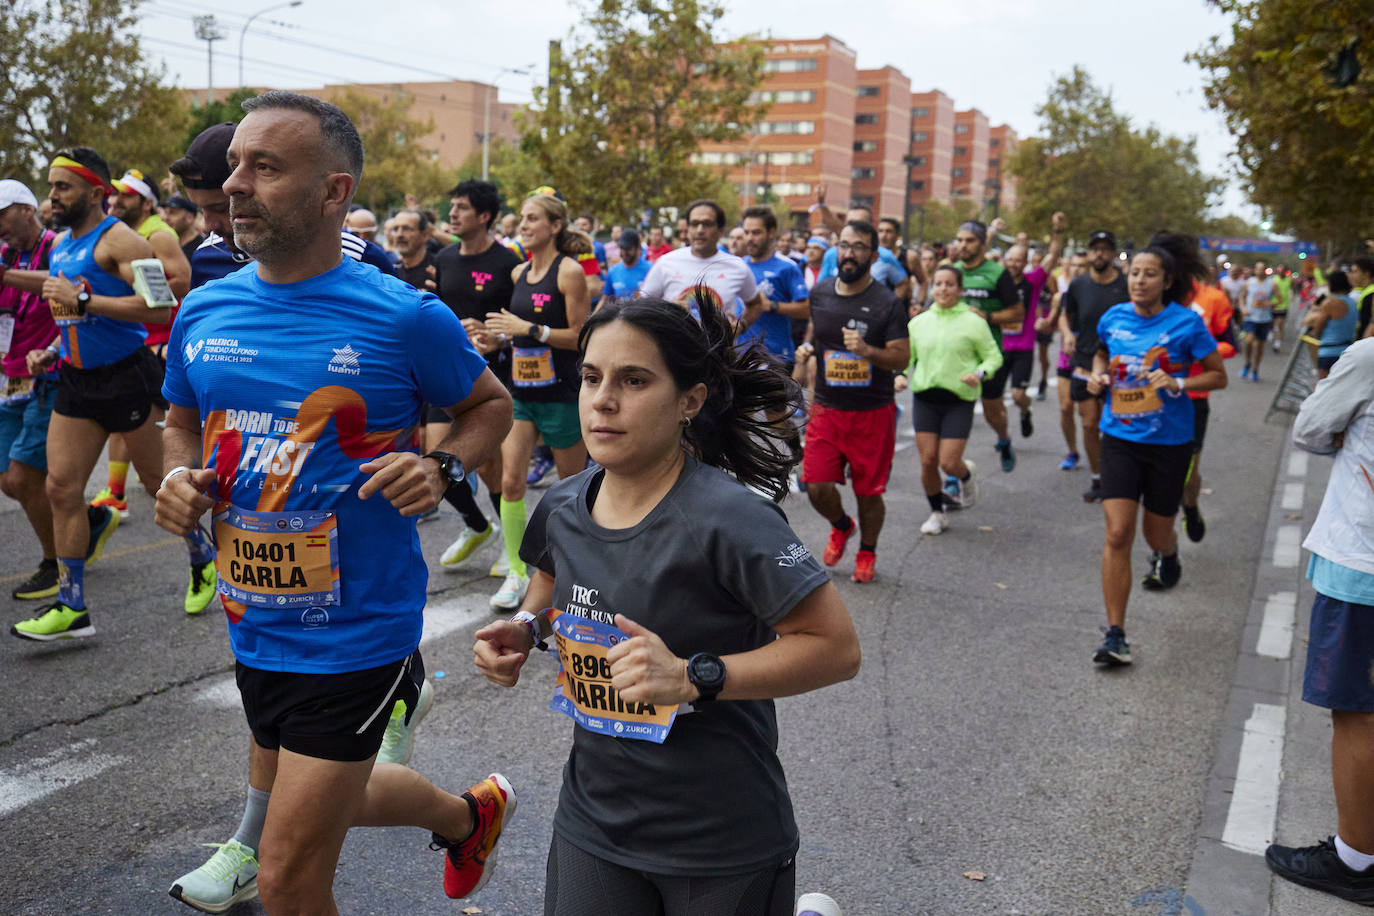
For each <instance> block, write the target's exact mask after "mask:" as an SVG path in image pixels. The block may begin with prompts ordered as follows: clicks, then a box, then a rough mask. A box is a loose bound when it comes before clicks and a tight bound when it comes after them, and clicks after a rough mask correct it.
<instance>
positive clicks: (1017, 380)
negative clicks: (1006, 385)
mask: <svg viewBox="0 0 1374 916" xmlns="http://www.w3.org/2000/svg"><path fill="white" fill-rule="evenodd" d="M1002 365H1003V366H1006V367H1008V368H1009V369H1010V374H1011V387H1012V388H1021V389H1025V388H1029V387H1030V382H1031V376H1032V375H1034V374H1035V351H1034V350H1008V351H1007V352H1006V353H1004V354H1002Z"/></svg>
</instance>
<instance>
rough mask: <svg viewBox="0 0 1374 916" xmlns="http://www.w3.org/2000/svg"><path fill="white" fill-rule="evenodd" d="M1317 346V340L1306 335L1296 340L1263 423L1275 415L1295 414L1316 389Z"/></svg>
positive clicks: (1269, 420)
mask: <svg viewBox="0 0 1374 916" xmlns="http://www.w3.org/2000/svg"><path fill="white" fill-rule="evenodd" d="M1317 344H1318V341H1317V338H1315V337H1310V336H1308V335H1307V334H1303V335H1302V336H1301V337H1300V338H1298V343H1297V345H1296V346H1294V347H1293V352H1292V354H1291V355H1290V356H1289V357H1288V365H1287V367H1285V368H1284V370H1283V379H1282V380H1281V381H1280V382H1279V387H1278V388H1277V389H1276V390H1275V391H1274V399H1273V400H1272V401H1270V402H1269V410H1268V412H1267V413H1265V415H1264V422H1266V423H1269V422H1271V421H1272V420H1273V418H1274V416H1275V415H1276V414H1296V413H1297V412H1298V409H1299V408H1300V407H1302V402H1303V401H1305V400H1307V396H1308V395H1309V394H1311V393H1312V389H1314V388H1316V387H1317Z"/></svg>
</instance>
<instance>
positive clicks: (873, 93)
mask: <svg viewBox="0 0 1374 916" xmlns="http://www.w3.org/2000/svg"><path fill="white" fill-rule="evenodd" d="M858 96H859V98H861V99H873V98H877V97H878V87H877V86H860V87H859V91H858Z"/></svg>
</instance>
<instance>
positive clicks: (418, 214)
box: [392, 207, 429, 232]
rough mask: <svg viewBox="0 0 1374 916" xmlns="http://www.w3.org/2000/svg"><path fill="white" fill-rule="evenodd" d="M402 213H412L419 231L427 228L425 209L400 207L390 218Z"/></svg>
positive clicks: (427, 220)
mask: <svg viewBox="0 0 1374 916" xmlns="http://www.w3.org/2000/svg"><path fill="white" fill-rule="evenodd" d="M402 213H409V214H411V215H413V216H414V217H415V219H416V220H418V221H419V224H420V231H421V232H424V231H425V230H426V229H428V228H429V217H428V216H427V215H425V211H423V210H417V209H415V208H414V207H402V208H401V209H399V210H397V211H396V212H395V214H393V215H392V219H395V218H396V217H397V216H400V215H401V214H402Z"/></svg>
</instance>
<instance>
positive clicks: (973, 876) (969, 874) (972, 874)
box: [964, 871, 988, 881]
mask: <svg viewBox="0 0 1374 916" xmlns="http://www.w3.org/2000/svg"><path fill="white" fill-rule="evenodd" d="M964 877H965V878H968V879H969V880H970V881H986V880H987V877H988V876H987V875H985V874H983V873H982V872H980V871H966V872H964Z"/></svg>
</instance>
